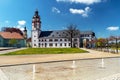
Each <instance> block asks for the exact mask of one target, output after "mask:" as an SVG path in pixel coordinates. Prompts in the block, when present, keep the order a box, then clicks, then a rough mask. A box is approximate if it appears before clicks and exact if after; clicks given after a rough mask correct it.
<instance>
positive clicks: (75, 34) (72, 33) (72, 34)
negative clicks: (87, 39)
mask: <svg viewBox="0 0 120 80" xmlns="http://www.w3.org/2000/svg"><path fill="white" fill-rule="evenodd" d="M65 31H66V34H67V36H66V37H67V38H68V39H69V40H70V46H71V48H72V47H75V46H73V44H74V43H73V39H75V38H80V31H79V30H78V29H77V26H76V25H74V24H70V25H68V26H67V29H66V30H65Z"/></svg>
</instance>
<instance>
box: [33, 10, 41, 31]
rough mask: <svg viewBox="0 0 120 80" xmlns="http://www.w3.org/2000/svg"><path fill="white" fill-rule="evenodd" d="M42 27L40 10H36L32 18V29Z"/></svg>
mask: <svg viewBox="0 0 120 80" xmlns="http://www.w3.org/2000/svg"><path fill="white" fill-rule="evenodd" d="M40 29H41V20H40V16H39V12H38V10H36V11H35V14H34V16H33V18H32V30H40Z"/></svg>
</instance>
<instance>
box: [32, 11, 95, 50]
mask: <svg viewBox="0 0 120 80" xmlns="http://www.w3.org/2000/svg"><path fill="white" fill-rule="evenodd" d="M66 36H68V35H67V34H66V31H65V30H58V31H42V30H41V20H40V16H39V14H38V11H35V14H34V16H33V18H32V38H31V39H32V47H34V48H37V47H40V48H69V47H71V45H73V46H74V47H83V40H84V39H85V40H86V41H87V40H88V41H90V40H92V39H93V38H95V34H94V32H92V31H85V32H80V34H78V35H76V36H74V38H73V39H72V44H71V42H70V40H69V39H68V38H67V37H66Z"/></svg>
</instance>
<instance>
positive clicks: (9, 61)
mask: <svg viewBox="0 0 120 80" xmlns="http://www.w3.org/2000/svg"><path fill="white" fill-rule="evenodd" d="M83 49H84V48H83ZM84 50H87V51H89V53H80V54H79V53H78V54H44V55H15V56H0V66H4V65H19V64H30V63H40V62H50V61H63V60H73V59H92V58H106V57H107V58H108V57H120V54H111V53H107V52H100V51H94V50H90V49H84Z"/></svg>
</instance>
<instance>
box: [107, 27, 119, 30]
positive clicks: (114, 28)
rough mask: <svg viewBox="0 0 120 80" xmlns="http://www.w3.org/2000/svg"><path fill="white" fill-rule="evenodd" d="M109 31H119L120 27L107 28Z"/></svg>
mask: <svg viewBox="0 0 120 80" xmlns="http://www.w3.org/2000/svg"><path fill="white" fill-rule="evenodd" d="M107 30H109V31H117V30H119V27H118V26H111V27H107Z"/></svg>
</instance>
